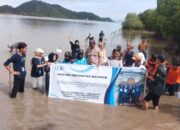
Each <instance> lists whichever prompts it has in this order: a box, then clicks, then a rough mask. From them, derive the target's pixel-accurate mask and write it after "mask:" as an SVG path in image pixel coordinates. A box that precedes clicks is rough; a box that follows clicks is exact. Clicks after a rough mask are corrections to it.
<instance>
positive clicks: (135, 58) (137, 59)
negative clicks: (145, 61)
mask: <svg viewBox="0 0 180 130" xmlns="http://www.w3.org/2000/svg"><path fill="white" fill-rule="evenodd" d="M132 59H133V60H134V61H138V62H141V60H142V58H141V56H140V55H139V53H137V54H134V56H133V57H132Z"/></svg>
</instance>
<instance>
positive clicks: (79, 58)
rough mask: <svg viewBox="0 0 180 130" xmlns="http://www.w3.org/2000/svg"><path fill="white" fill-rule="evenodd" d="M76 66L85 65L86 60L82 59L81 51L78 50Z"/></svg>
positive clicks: (82, 53)
mask: <svg viewBox="0 0 180 130" xmlns="http://www.w3.org/2000/svg"><path fill="white" fill-rule="evenodd" d="M76 64H79V65H87V60H86V58H85V57H84V51H83V49H80V50H79V52H78V56H77V59H76Z"/></svg>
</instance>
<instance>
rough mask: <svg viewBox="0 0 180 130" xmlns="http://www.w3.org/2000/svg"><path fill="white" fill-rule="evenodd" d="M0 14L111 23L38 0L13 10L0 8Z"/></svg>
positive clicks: (5, 7) (5, 6)
mask: <svg viewBox="0 0 180 130" xmlns="http://www.w3.org/2000/svg"><path fill="white" fill-rule="evenodd" d="M0 13H10V14H18V15H27V16H40V17H55V18H65V19H81V20H86V19H88V20H95V21H107V22H112V21H113V20H112V19H110V18H101V17H99V16H97V15H95V14H93V13H89V12H75V11H71V10H68V9H65V8H63V7H62V6H60V5H57V4H48V3H45V2H42V1H38V0H32V1H29V2H26V3H23V4H21V5H20V6H18V7H16V8H13V7H11V6H8V5H4V6H0Z"/></svg>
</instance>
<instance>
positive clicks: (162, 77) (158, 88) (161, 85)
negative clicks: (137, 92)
mask: <svg viewBox="0 0 180 130" xmlns="http://www.w3.org/2000/svg"><path fill="white" fill-rule="evenodd" d="M157 59H158V60H157V63H158V64H159V66H158V68H157V71H156V74H155V75H154V76H152V75H149V74H147V75H146V77H147V78H148V79H149V80H150V83H149V93H148V94H147V96H146V97H145V98H144V100H145V102H144V110H147V109H148V102H149V101H151V100H152V102H153V106H154V109H155V110H156V111H157V110H158V109H159V107H158V106H159V99H160V97H161V95H163V94H164V89H165V82H166V75H167V70H166V67H165V64H164V61H165V57H164V56H163V55H159V56H158V58H157Z"/></svg>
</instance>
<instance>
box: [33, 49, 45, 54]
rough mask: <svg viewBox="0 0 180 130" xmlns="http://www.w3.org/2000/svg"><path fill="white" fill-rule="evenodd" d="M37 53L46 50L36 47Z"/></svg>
mask: <svg viewBox="0 0 180 130" xmlns="http://www.w3.org/2000/svg"><path fill="white" fill-rule="evenodd" d="M34 52H35V53H42V54H43V53H44V50H43V49H41V48H36V50H35V51H34Z"/></svg>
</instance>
